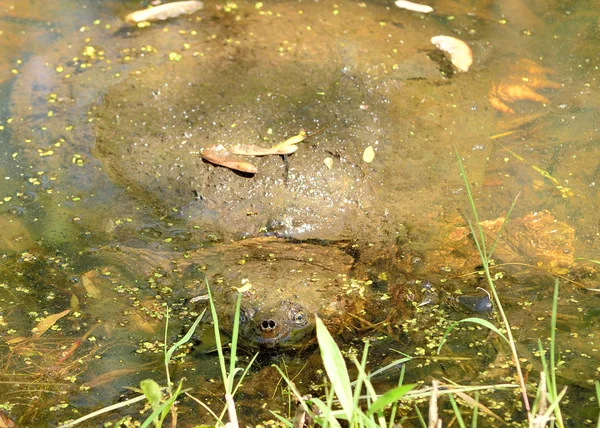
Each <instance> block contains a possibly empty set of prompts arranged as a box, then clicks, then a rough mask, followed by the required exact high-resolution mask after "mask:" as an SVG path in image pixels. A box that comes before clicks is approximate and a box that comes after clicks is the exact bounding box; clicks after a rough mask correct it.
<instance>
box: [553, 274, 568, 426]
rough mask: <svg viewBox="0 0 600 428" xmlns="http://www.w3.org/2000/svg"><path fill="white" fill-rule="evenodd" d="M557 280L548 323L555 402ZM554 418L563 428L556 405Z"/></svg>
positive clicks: (555, 397)
mask: <svg viewBox="0 0 600 428" xmlns="http://www.w3.org/2000/svg"><path fill="white" fill-rule="evenodd" d="M558 290H559V284H558V278H556V279H555V281H554V295H553V297H552V318H551V321H550V379H551V380H552V381H551V385H550V389H551V391H552V400H553V401H555V400H557V399H558V390H557V389H556V369H557V366H556V318H557V316H558ZM554 416H555V417H556V423H557V424H558V426H559V427H564V426H565V424H564V422H563V418H562V413H561V411H560V406H559V405H558V403H557V406H556V410H555V411H554Z"/></svg>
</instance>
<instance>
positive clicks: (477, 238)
mask: <svg viewBox="0 0 600 428" xmlns="http://www.w3.org/2000/svg"><path fill="white" fill-rule="evenodd" d="M456 157H457V160H458V165H459V167H460V174H461V177H462V179H463V181H464V184H465V188H466V190H467V196H468V200H469V203H470V205H471V211H472V214H473V217H474V223H475V226H476V227H477V230H475V226H474V225H473V222H472V221H471V220H470V219H468V224H469V229H470V231H471V236H472V237H473V240H474V242H475V245H476V247H477V252H478V253H479V257H480V259H481V263H482V266H483V270H484V274H485V278H486V280H487V282H488V286H489V289H490V292H491V293H492V295H493V297H494V303H495V305H496V308H497V310H498V313H499V314H500V317H501V320H502V325H503V328H504V330H505V331H506V336H505V335H504V334H502V332H501V331H500V330H499V329H498V328H497V327H496V326H494V325H493V324H492V323H490V322H489V321H487V320H484V319H481V318H476V317H473V318H466V319H462V320H460V321H457V322H455V323H454V324H452V325H451V326H450V327H449V328H448V329H447V331H446V333H445V334H444V337H443V339H442V342H441V343H440V346H439V348H438V353H439V351H440V350H441V349H442V347H443V346H444V343H445V341H446V338H447V336H448V335H449V334H450V332H451V331H452V330H453V329H454V328H455V327H456V326H457V325H458V324H459V323H463V322H471V323H475V324H479V325H481V326H483V327H486V328H488V329H490V330H492V331H493V332H495V333H496V334H498V336H499V337H501V338H502V339H504V341H505V342H506V343H508V345H509V347H510V349H511V352H512V357H513V363H514V365H515V369H516V370H517V377H518V381H519V386H520V389H521V396H522V400H523V405H524V408H525V410H526V412H527V420H528V422H529V425H530V426H532V427H542V426H545V425H546V424H547V423H548V422H549V421H550V417H551V415H554V418H555V421H556V424H557V425H558V426H559V427H563V426H564V423H563V420H562V414H561V410H560V406H559V403H560V400H561V399H562V397H563V396H564V394H565V393H566V387H565V388H564V389H563V390H562V391H561V392H560V393H558V390H557V384H556V369H557V361H556V352H555V346H556V316H557V312H558V290H559V284H558V279H556V280H555V286H554V297H553V305H552V320H551V326H550V335H551V338H550V351H549V354H550V355H549V357H550V361H549V364H548V362H547V360H546V358H545V355H544V354H545V353H544V349H543V346H542V343H541V341H540V340H538V347H539V351H540V356H541V357H540V358H541V360H542V366H543V370H542V372H541V373H540V383H539V385H538V392H537V396H536V400H535V402H534V404H533V406H531V405H530V402H529V397H528V395H527V386H526V382H525V377H524V376H523V372H522V370H521V364H520V359H519V355H518V352H517V348H516V342H515V340H514V337H513V335H512V329H511V325H510V322H509V320H508V318H507V316H506V313H505V312H504V309H503V307H502V302H501V300H500V298H499V296H498V293H497V290H496V286H495V284H494V278H493V277H492V275H491V273H490V262H491V260H492V254H493V252H494V249H495V248H496V245H497V243H498V240H499V238H500V236H501V234H502V231H503V229H504V225H505V224H506V222H507V221H508V219H509V217H510V214H511V213H512V210H513V208H514V207H515V204H516V202H517V199H518V197H519V195H517V197H516V198H515V200H514V201H513V203H512V205H511V207H510V209H509V211H508V213H507V215H506V217H505V219H504V222H503V224H502V227H501V228H500V230H499V231H498V233H497V235H496V238H495V240H494V243H493V244H492V246H491V247H490V249H489V251H488V250H487V248H486V241H485V236H484V233H483V228H482V226H481V222H480V221H479V215H478V213H477V207H476V205H475V199H474V198H473V194H472V192H471V186H470V185H469V181H468V179H467V174H466V172H465V169H464V166H463V163H462V160H461V158H460V155H459V154H458V152H456ZM548 374H549V376H548ZM547 402H549V404H550V405H549V406H547Z"/></svg>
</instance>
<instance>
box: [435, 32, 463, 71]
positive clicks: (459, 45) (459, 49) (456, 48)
mask: <svg viewBox="0 0 600 428" xmlns="http://www.w3.org/2000/svg"><path fill="white" fill-rule="evenodd" d="M431 43H433V44H434V45H435V46H436V47H437V48H438V49H439V50H441V51H444V52H446V53H448V54H449V55H450V61H451V62H452V64H454V66H455V67H456V68H457V69H458V71H465V72H466V71H468V70H469V67H470V66H471V64H473V53H472V52H471V48H470V47H469V45H467V44H466V43H465V42H463V41H462V40H460V39H457V38H456V37H451V36H435V37H432V38H431Z"/></svg>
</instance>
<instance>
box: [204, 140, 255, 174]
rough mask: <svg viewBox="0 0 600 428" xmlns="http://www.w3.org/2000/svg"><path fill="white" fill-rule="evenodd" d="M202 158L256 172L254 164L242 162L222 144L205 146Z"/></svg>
mask: <svg viewBox="0 0 600 428" xmlns="http://www.w3.org/2000/svg"><path fill="white" fill-rule="evenodd" d="M202 158H203V159H205V160H207V161H208V162H210V163H214V164H215V165H220V166H224V167H225V168H229V169H235V170H237V171H242V172H247V173H250V174H256V173H257V172H258V169H257V168H256V166H255V165H252V164H251V163H248V162H244V161H243V160H241V159H239V158H238V157H236V156H235V155H233V154H231V153H229V151H227V150H226V149H225V147H223V145H222V144H218V145H214V146H210V147H207V148H205V149H204V150H203V151H202Z"/></svg>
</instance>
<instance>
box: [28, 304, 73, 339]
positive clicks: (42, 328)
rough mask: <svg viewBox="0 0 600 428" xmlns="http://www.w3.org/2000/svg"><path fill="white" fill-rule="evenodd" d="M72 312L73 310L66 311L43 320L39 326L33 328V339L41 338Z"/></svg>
mask: <svg viewBox="0 0 600 428" xmlns="http://www.w3.org/2000/svg"><path fill="white" fill-rule="evenodd" d="M69 312H71V309H67V310H64V311H62V312H59V313H57V314H54V315H48V316H47V317H46V318H44V319H42V320H41V321H40V322H39V323H38V325H36V326H35V327H34V328H33V330H32V331H33V337H40V336H41V335H42V334H44V333H45V332H46V330H48V329H49V328H50V327H52V326H53V325H54V324H56V322H57V321H58V320H59V319H61V318H62V317H64V316H65V315H67V314H68V313H69Z"/></svg>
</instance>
